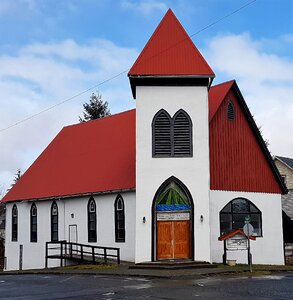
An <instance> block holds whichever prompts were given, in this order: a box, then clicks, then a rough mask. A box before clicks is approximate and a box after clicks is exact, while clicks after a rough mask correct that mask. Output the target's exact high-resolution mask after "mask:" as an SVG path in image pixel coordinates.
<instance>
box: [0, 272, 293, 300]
mask: <svg viewBox="0 0 293 300" xmlns="http://www.w3.org/2000/svg"><path fill="white" fill-rule="evenodd" d="M195 298H200V299H293V275H291V276H288V275H286V274H285V275H278V276H277V275H274V276H262V277H252V278H248V277H239V278H235V277H234V278H229V277H213V278H206V279H200V280H192V279H188V280H184V279H181V280H172V279H144V278H125V277H110V276H95V275H1V276H0V299H108V300H110V299H165V300H166V299H180V300H185V299H195Z"/></svg>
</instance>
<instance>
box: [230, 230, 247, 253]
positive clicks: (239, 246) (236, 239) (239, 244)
mask: <svg viewBox="0 0 293 300" xmlns="http://www.w3.org/2000/svg"><path fill="white" fill-rule="evenodd" d="M247 247H248V245H247V239H246V237H245V236H243V235H240V234H238V235H235V236H233V237H231V238H229V239H227V243H226V249H227V250H230V251H233V250H247Z"/></svg>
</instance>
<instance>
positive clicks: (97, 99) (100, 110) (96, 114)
mask: <svg viewBox="0 0 293 300" xmlns="http://www.w3.org/2000/svg"><path fill="white" fill-rule="evenodd" d="M83 108H84V112H83V118H82V117H79V122H80V123H82V122H87V121H90V120H95V119H99V118H103V117H105V116H109V115H111V113H110V109H109V108H108V102H107V101H105V102H104V101H103V100H102V95H100V94H99V93H98V94H97V95H96V94H95V93H92V95H91V97H90V102H89V103H84V104H83Z"/></svg>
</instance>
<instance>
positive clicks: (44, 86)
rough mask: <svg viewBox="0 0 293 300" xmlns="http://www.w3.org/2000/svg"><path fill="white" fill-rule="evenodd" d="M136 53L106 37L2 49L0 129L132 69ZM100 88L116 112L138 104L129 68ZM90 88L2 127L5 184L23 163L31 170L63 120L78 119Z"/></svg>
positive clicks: (0, 174) (0, 179)
mask: <svg viewBox="0 0 293 300" xmlns="http://www.w3.org/2000/svg"><path fill="white" fill-rule="evenodd" d="M137 55H138V53H137V52H136V50H134V49H130V48H123V47H119V46H117V45H115V44H114V43H112V42H110V41H107V40H95V41H91V42H89V43H87V44H78V43H76V42H75V41H74V40H65V41H61V42H56V43H48V44H32V45H28V46H26V47H23V48H22V49H20V50H19V52H18V54H17V55H14V56H12V55H8V54H3V55H1V54H0V91H1V97H0V106H1V110H0V120H1V126H0V127H1V128H0V130H1V129H3V128H6V127H8V126H10V125H11V124H14V123H16V122H18V121H19V120H22V119H24V118H27V117H28V116H30V115H33V114H36V113H38V112H40V111H41V110H43V109H45V108H47V107H50V106H52V105H54V104H56V103H58V102H60V101H62V100H64V99H66V98H69V97H71V96H73V95H75V94H77V93H79V92H81V91H83V90H86V89H88V88H89V87H91V86H94V85H95V84H97V83H99V82H101V81H103V80H105V79H107V78H110V77H112V76H113V75H116V74H117V73H120V72H121V71H123V70H127V69H128V68H129V67H130V66H131V65H132V63H133V61H134V60H135V58H136V57H137ZM98 88H99V91H100V92H101V94H102V96H103V99H105V100H107V101H108V102H109V107H110V109H111V111H112V113H115V112H119V111H120V110H121V109H127V108H130V107H133V105H134V104H133V101H132V100H131V92H130V88H129V83H128V79H127V76H126V74H125V75H124V76H121V77H119V78H117V79H115V80H112V81H111V82H110V83H109V84H107V83H105V84H104V85H102V86H100V87H98ZM98 88H97V89H98ZM95 91H96V90H94V92H95ZM122 91H124V92H122ZM91 92H92V91H89V92H88V93H86V94H84V95H83V96H79V97H78V98H76V99H74V100H72V101H69V102H67V103H65V104H63V105H62V106H58V107H57V108H55V109H53V110H50V111H48V112H46V113H44V114H41V115H39V116H37V117H35V118H33V119H31V120H29V121H27V122H24V123H21V124H20V125H18V126H15V127H13V128H11V129H9V130H6V131H2V132H0V184H1V185H4V186H5V187H6V188H7V187H9V185H10V183H11V181H12V179H13V175H14V174H15V172H16V171H17V169H18V168H21V169H22V171H24V170H26V169H27V168H28V167H29V166H30V164H31V163H32V162H33V161H34V160H35V158H36V157H37V156H38V155H39V154H40V153H41V152H42V151H43V150H44V148H45V147H46V146H47V145H48V143H49V142H50V141H51V140H52V139H53V138H54V136H55V135H56V134H57V133H58V132H59V131H60V130H61V129H62V127H63V126H66V125H68V124H72V123H77V122H78V116H79V115H82V103H84V102H85V101H88V99H89V96H90V94H91Z"/></svg>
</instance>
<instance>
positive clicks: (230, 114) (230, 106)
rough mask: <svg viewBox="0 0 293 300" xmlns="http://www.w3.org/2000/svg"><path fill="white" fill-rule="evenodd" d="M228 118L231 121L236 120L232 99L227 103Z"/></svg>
mask: <svg viewBox="0 0 293 300" xmlns="http://www.w3.org/2000/svg"><path fill="white" fill-rule="evenodd" d="M227 119H228V120H229V121H233V120H235V107H234V104H233V103H232V102H231V101H229V103H228V105H227Z"/></svg>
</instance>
